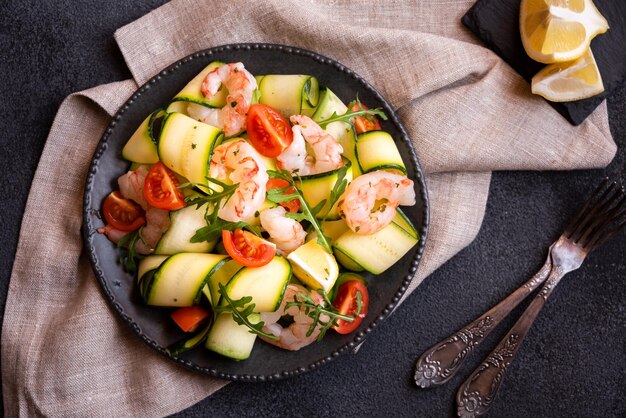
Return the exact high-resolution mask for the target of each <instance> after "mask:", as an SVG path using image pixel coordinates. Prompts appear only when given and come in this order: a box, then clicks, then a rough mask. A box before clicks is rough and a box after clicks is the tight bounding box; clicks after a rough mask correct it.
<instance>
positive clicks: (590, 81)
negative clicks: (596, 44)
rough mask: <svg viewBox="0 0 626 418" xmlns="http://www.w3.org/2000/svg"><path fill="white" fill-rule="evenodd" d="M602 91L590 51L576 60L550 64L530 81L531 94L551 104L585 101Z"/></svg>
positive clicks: (600, 81)
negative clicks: (543, 98) (541, 97)
mask: <svg viewBox="0 0 626 418" xmlns="http://www.w3.org/2000/svg"><path fill="white" fill-rule="evenodd" d="M603 91H604V85H603V84H602V76H601V75H600V71H598V66H597V65H596V60H595V59H594V57H593V53H592V52H591V50H590V49H589V50H587V52H585V54H584V55H583V56H582V57H580V58H579V59H577V60H574V61H569V62H563V63H555V64H550V65H548V66H546V67H544V68H543V69H542V70H541V71H539V72H538V73H537V74H535V76H534V77H533V79H532V92H533V93H534V94H538V95H540V96H543V97H545V98H546V99H548V100H550V101H552V102H570V101H573V100H580V99H586V98H587V97H591V96H595V95H596V94H599V93H602V92H603Z"/></svg>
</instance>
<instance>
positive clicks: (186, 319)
mask: <svg viewBox="0 0 626 418" xmlns="http://www.w3.org/2000/svg"><path fill="white" fill-rule="evenodd" d="M170 316H171V317H172V319H173V320H174V322H176V325H178V326H179V327H180V329H182V330H183V331H185V332H191V331H195V329H196V328H198V325H200V323H201V322H202V321H204V320H205V319H206V318H207V317H208V316H209V312H208V311H206V310H205V309H202V308H201V307H199V306H187V307H184V308H180V309H176V310H175V311H174V312H172V314H171V315H170Z"/></svg>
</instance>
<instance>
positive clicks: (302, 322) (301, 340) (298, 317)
mask: <svg viewBox="0 0 626 418" xmlns="http://www.w3.org/2000/svg"><path fill="white" fill-rule="evenodd" d="M298 293H300V294H303V295H308V296H309V297H310V298H311V299H313V301H315V303H317V304H322V303H323V298H322V296H321V295H320V294H318V293H317V292H313V291H311V292H309V291H308V290H307V289H305V288H304V287H302V286H300V285H296V284H290V285H288V286H287V289H286V290H285V295H284V296H283V300H282V302H281V304H280V307H279V308H278V309H277V310H276V311H275V312H261V321H263V322H265V326H264V327H263V331H265V332H268V333H271V334H274V335H275V336H277V337H279V339H278V340H274V339H271V338H267V337H264V336H262V335H261V336H260V338H261V339H262V340H263V341H265V342H268V343H270V344H273V345H275V346H277V347H280V348H284V349H285V350H291V351H297V350H299V349H301V348H302V347H305V346H307V345H309V344H311V343H312V342H313V341H315V339H316V338H317V336H318V335H319V333H320V331H321V328H320V326H318V327H316V328H315V329H314V330H313V332H312V333H311V335H309V336H308V337H307V335H306V334H307V332H308V331H309V329H310V328H311V324H312V323H313V319H312V318H311V317H310V316H308V315H307V314H306V313H305V312H304V310H302V309H300V308H298V307H296V306H291V307H289V308H286V305H287V302H293V301H294V298H295V296H296V295H297V294H298ZM284 315H290V316H292V317H293V323H292V324H291V325H289V326H288V327H286V328H283V327H282V326H281V325H280V324H278V320H279V319H280V318H281V317H282V316H284ZM329 319H330V318H328V316H327V315H320V320H322V321H324V322H326V321H328V320H329Z"/></svg>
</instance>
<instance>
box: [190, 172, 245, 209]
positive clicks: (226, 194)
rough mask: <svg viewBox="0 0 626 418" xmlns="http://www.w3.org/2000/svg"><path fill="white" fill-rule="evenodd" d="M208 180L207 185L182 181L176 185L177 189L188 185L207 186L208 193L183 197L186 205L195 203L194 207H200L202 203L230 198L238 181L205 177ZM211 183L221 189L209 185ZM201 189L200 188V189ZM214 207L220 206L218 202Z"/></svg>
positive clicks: (214, 202)
mask: <svg viewBox="0 0 626 418" xmlns="http://www.w3.org/2000/svg"><path fill="white" fill-rule="evenodd" d="M206 179H207V180H208V185H206V184H200V183H191V182H189V183H183V184H181V185H180V186H178V188H179V189H185V188H190V187H197V188H208V190H209V194H195V195H190V196H187V197H185V203H187V204H188V205H190V206H191V205H196V209H200V208H201V207H202V206H203V205H205V204H207V203H212V204H216V203H218V202H220V201H221V200H223V199H226V201H228V199H230V197H231V196H232V195H233V194H234V193H235V190H237V188H238V187H239V183H235V184H226V183H223V182H221V181H219V180H217V179H214V178H211V177H206ZM211 183H213V184H215V185H217V186H218V187H219V188H220V189H221V190H217V189H216V188H214V187H212V186H211ZM200 190H202V189H200ZM215 206H216V207H220V205H219V204H216V205H215Z"/></svg>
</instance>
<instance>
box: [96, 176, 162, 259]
mask: <svg viewBox="0 0 626 418" xmlns="http://www.w3.org/2000/svg"><path fill="white" fill-rule="evenodd" d="M147 175H148V167H147V166H145V165H141V166H139V167H137V169H136V170H131V171H129V172H128V173H126V174H124V175H122V176H120V177H119V178H118V179H117V184H118V186H119V188H120V193H122V196H124V198H125V199H130V200H133V201H135V202H137V204H139V206H141V207H142V208H143V209H144V210H145V211H146V224H145V225H144V226H143V228H141V230H140V235H141V239H140V240H137V243H136V244H135V249H136V250H137V252H138V253H139V254H150V253H151V252H152V251H153V250H154V248H155V247H156V245H157V243H158V242H159V240H160V239H161V236H162V235H163V233H164V232H165V231H167V229H168V228H169V227H170V216H169V211H168V210H164V209H158V208H155V207H152V206H150V205H149V204H148V202H147V201H146V199H145V198H144V196H143V184H144V182H145V180H146V176H147ZM98 232H99V233H101V234H105V235H106V236H107V238H108V239H110V240H111V241H113V242H114V243H117V242H118V241H119V240H120V239H122V237H124V236H125V235H126V234H128V232H126V231H119V230H117V229H115V228H113V227H112V226H111V225H106V226H104V227H101V228H98Z"/></svg>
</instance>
